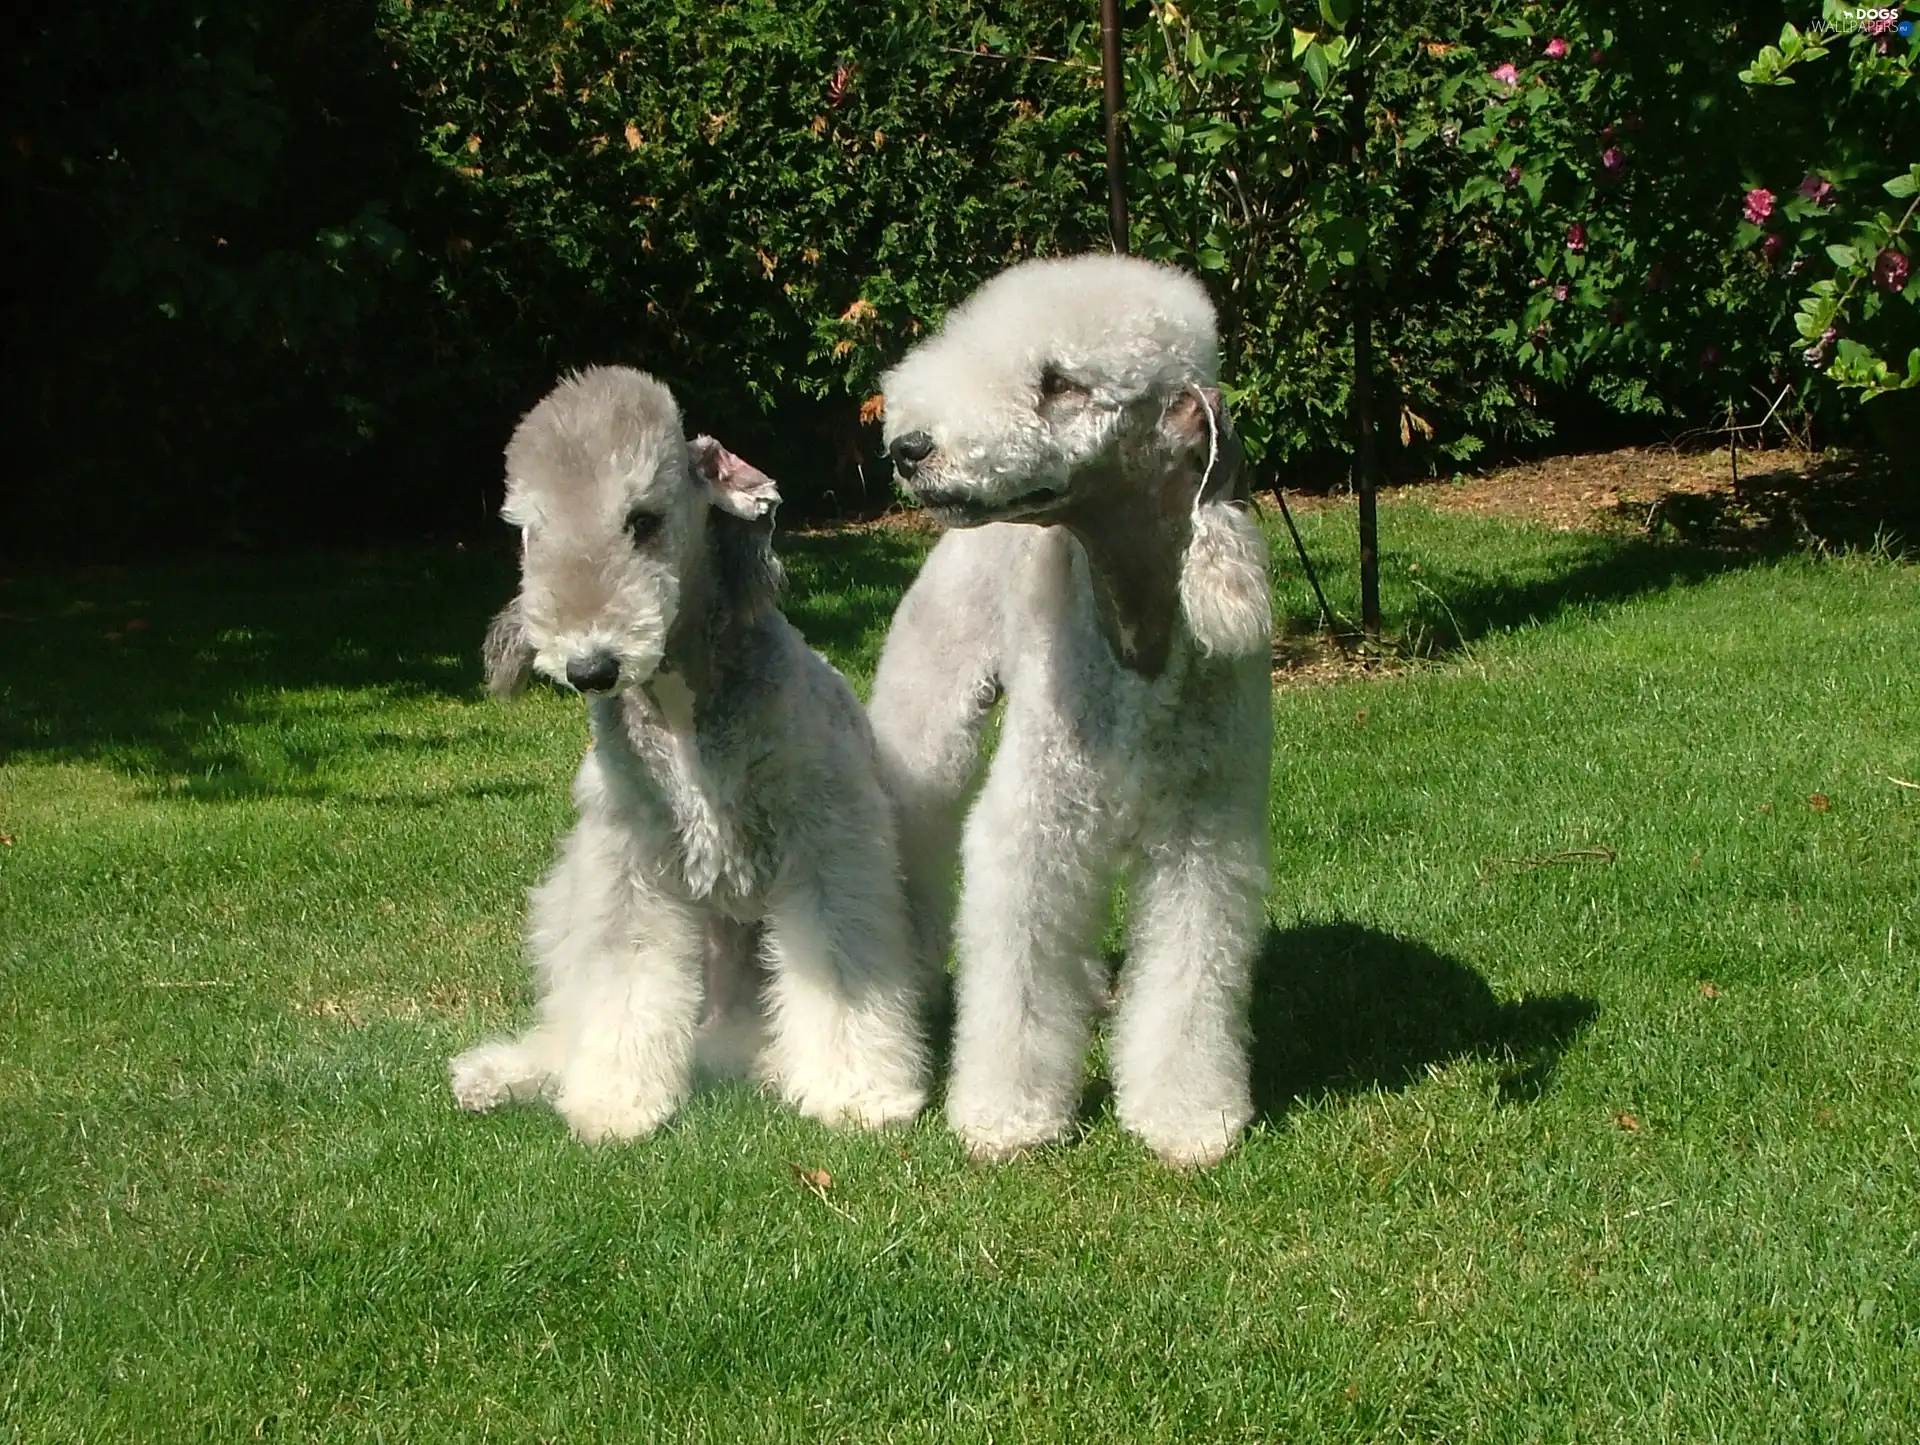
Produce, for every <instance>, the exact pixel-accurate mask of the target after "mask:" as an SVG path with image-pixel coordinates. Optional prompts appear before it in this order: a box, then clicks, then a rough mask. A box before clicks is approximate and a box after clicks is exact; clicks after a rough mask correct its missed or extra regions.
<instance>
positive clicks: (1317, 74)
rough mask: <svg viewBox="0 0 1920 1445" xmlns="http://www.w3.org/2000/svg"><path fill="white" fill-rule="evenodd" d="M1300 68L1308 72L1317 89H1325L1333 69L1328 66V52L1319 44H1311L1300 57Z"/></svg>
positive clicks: (1308, 76) (1309, 78)
mask: <svg viewBox="0 0 1920 1445" xmlns="http://www.w3.org/2000/svg"><path fill="white" fill-rule="evenodd" d="M1300 68H1301V69H1302V70H1304V71H1306V73H1307V79H1308V80H1311V81H1312V82H1313V88H1314V89H1315V90H1325V89H1326V88H1327V80H1328V79H1329V77H1330V75H1331V71H1330V70H1329V69H1328V66H1327V53H1326V51H1324V50H1322V49H1321V48H1320V46H1319V44H1318V43H1317V42H1316V43H1315V44H1312V45H1309V46H1308V47H1307V53H1306V54H1305V55H1303V56H1301V57H1300Z"/></svg>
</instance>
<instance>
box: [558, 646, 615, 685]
mask: <svg viewBox="0 0 1920 1445" xmlns="http://www.w3.org/2000/svg"><path fill="white" fill-rule="evenodd" d="M619 681H620V659H619V658H617V657H615V656H614V655H613V654H612V653H611V652H591V653H588V654H587V655H586V656H585V657H576V658H574V660H573V661H572V662H569V663H568V664H567V682H568V684H569V685H570V686H571V687H572V688H573V689H574V691H576V692H612V691H613V688H614V684H616V683H617V682H619Z"/></svg>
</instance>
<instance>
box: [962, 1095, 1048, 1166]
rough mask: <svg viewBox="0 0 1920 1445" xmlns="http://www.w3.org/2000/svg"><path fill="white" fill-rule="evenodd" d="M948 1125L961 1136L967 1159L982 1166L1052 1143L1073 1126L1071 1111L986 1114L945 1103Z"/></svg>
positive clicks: (1042, 1110)
mask: <svg viewBox="0 0 1920 1445" xmlns="http://www.w3.org/2000/svg"><path fill="white" fill-rule="evenodd" d="M947 1124H948V1125H949V1127H951V1128H952V1130H953V1132H954V1133H956V1134H958V1135H959V1136H960V1142H961V1144H962V1145H963V1146H964V1147H965V1148H966V1151H967V1156H968V1157H969V1158H971V1159H978V1160H981V1161H982V1162H984V1163H997V1162H999V1161H1000V1160H1003V1159H1011V1158H1013V1157H1014V1156H1015V1155H1017V1154H1023V1153H1025V1152H1026V1151H1027V1150H1029V1149H1034V1148H1038V1147H1039V1146H1040V1145H1042V1144H1053V1143H1057V1142H1058V1141H1059V1140H1061V1139H1064V1138H1065V1137H1066V1136H1067V1133H1068V1131H1069V1130H1071V1129H1072V1127H1073V1115H1072V1112H1071V1111H1066V1112H1061V1111H1058V1110H1054V1109H1033V1110H1007V1111H986V1110H978V1109H968V1108H963V1107H960V1106H958V1105H957V1104H956V1103H955V1101H954V1100H952V1099H951V1098H950V1099H949V1100H948V1101H947Z"/></svg>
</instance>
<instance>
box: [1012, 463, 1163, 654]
mask: <svg viewBox="0 0 1920 1445" xmlns="http://www.w3.org/2000/svg"><path fill="white" fill-rule="evenodd" d="M1193 485H1194V483H1193V481H1192V480H1190V479H1184V478H1183V477H1181V476H1177V475H1174V474H1171V473H1166V474H1159V475H1155V474H1152V473H1142V472H1139V471H1130V470H1129V469H1128V468H1127V467H1126V466H1125V465H1124V464H1123V463H1121V462H1118V461H1116V462H1113V463H1110V464H1108V465H1107V466H1105V467H1103V468H1102V469H1101V470H1100V471H1099V472H1098V473H1097V474H1090V475H1084V476H1079V477H1076V478H1075V479H1074V486H1073V490H1074V500H1072V501H1070V502H1069V503H1068V504H1067V506H1066V507H1065V508H1064V509H1062V510H1061V511H1059V512H1057V513H1055V514H1053V515H1052V516H1051V517H1049V518H1048V520H1049V521H1052V522H1055V523H1057V524H1058V525H1060V526H1062V527H1065V528H1066V529H1067V530H1068V531H1069V532H1071V533H1072V534H1073V536H1074V538H1075V540H1077V541H1078V542H1079V543H1080V546H1081V547H1082V549H1084V550H1085V552H1086V554H1087V565H1088V569H1089V570H1090V571H1091V573H1092V575H1093V595H1094V601H1095V605H1096V608H1097V610H1098V614H1099V619H1100V631H1101V633H1102V635H1103V636H1104V637H1105V638H1106V640H1107V646H1108V647H1109V648H1110V649H1111V650H1112V652H1113V655H1114V657H1115V658H1116V659H1117V660H1118V661H1119V662H1120V664H1121V665H1122V666H1123V667H1126V668H1128V669H1129V670H1131V671H1133V672H1137V673H1139V674H1140V675H1141V676H1142V677H1146V678H1155V677H1158V676H1159V675H1160V674H1161V673H1162V672H1163V671H1165V669H1166V666H1167V660H1168V658H1169V657H1170V656H1171V654H1172V652H1173V644H1174V638H1175V635H1176V629H1177V623H1178V619H1179V615H1180V568H1181V563H1182V560H1183V558H1184V557H1185V555H1186V548H1187V544H1188V542H1190V541H1191V540H1192V537H1193V523H1192V508H1193V495H1192V487H1193Z"/></svg>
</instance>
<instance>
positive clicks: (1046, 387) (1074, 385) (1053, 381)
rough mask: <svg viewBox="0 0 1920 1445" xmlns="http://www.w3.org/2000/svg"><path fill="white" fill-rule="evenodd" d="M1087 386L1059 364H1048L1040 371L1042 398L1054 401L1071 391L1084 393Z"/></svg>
mask: <svg viewBox="0 0 1920 1445" xmlns="http://www.w3.org/2000/svg"><path fill="white" fill-rule="evenodd" d="M1085 392H1086V388H1085V387H1084V386H1082V385H1080V383H1079V382H1077V381H1075V380H1074V379H1073V378H1072V377H1070V376H1068V375H1067V374H1066V373H1065V372H1063V371H1062V370H1061V369H1060V368H1059V367H1057V366H1046V367H1043V368H1041V371H1040V396H1041V398H1042V400H1045V401H1054V400H1056V399H1058V398H1060V397H1063V396H1067V395H1069V394H1071V393H1079V394H1082V395H1084V394H1085Z"/></svg>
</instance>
